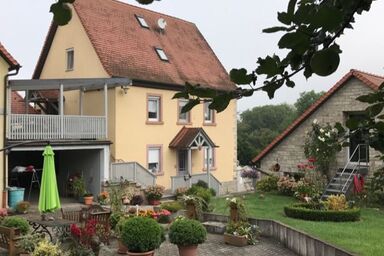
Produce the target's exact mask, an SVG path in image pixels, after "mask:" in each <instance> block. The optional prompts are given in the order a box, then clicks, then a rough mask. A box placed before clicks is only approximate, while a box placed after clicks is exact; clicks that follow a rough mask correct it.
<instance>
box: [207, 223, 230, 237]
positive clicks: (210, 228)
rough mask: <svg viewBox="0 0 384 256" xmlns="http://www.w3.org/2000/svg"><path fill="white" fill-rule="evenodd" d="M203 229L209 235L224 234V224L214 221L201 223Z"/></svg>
mask: <svg viewBox="0 0 384 256" xmlns="http://www.w3.org/2000/svg"><path fill="white" fill-rule="evenodd" d="M203 225H204V227H205V228H206V229H207V232H208V233H211V234H224V232H225V227H226V226H227V224H226V223H222V222H216V221H206V222H203Z"/></svg>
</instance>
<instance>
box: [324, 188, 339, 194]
mask: <svg viewBox="0 0 384 256" xmlns="http://www.w3.org/2000/svg"><path fill="white" fill-rule="evenodd" d="M325 192H326V193H327V192H329V193H337V194H340V193H341V190H340V189H331V188H327V189H326V190H325Z"/></svg>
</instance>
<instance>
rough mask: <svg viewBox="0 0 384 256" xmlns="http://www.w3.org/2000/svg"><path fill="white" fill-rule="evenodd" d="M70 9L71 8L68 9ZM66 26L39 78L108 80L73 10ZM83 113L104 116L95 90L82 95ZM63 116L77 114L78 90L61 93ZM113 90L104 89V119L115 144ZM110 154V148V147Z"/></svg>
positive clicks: (101, 103) (101, 99) (57, 38)
mask: <svg viewBox="0 0 384 256" xmlns="http://www.w3.org/2000/svg"><path fill="white" fill-rule="evenodd" d="M71 8H72V7H71ZM72 14H73V17H72V19H71V21H70V22H69V24H68V25H66V26H60V27H59V28H58V29H57V32H56V35H55V37H54V39H53V42H52V46H51V49H50V51H49V54H48V56H47V59H46V61H45V64H44V67H43V69H42V72H41V76H40V79H48V78H105V77H109V75H108V73H107V72H106V71H105V70H104V67H103V66H102V64H101V62H100V60H99V57H98V55H97V53H96V51H95V50H94V48H93V46H92V43H91V41H90V40H89V38H88V35H87V34H86V32H85V29H84V27H83V25H82V24H81V21H80V19H79V16H78V15H77V14H76V12H75V11H73V12H72ZM69 48H73V49H74V69H73V70H72V71H67V70H66V68H67V59H66V50H67V49H69ZM84 95H85V97H84V98H83V104H84V105H83V114H84V115H99V116H103V115H104V94H103V93H100V92H98V91H93V92H92V91H90V92H85V93H84ZM64 97H65V102H64V114H66V115H79V114H80V91H68V92H65V93H64ZM114 97H115V89H109V90H108V101H109V104H108V118H109V124H108V127H109V134H108V136H109V139H110V140H111V141H115V140H114V138H115V134H114V129H113V127H114V117H115V112H114V111H115V106H114V103H115V100H114ZM111 151H112V152H114V145H111Z"/></svg>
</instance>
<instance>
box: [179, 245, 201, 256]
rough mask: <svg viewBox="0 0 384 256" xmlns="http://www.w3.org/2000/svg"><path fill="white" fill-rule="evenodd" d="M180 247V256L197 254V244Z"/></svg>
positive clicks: (194, 255)
mask: <svg viewBox="0 0 384 256" xmlns="http://www.w3.org/2000/svg"><path fill="white" fill-rule="evenodd" d="M177 247H179V255H180V256H197V245H189V246H180V245H178V246H177Z"/></svg>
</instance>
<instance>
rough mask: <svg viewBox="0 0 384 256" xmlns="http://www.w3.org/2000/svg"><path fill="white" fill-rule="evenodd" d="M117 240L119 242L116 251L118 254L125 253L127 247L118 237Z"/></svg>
mask: <svg viewBox="0 0 384 256" xmlns="http://www.w3.org/2000/svg"><path fill="white" fill-rule="evenodd" d="M118 242H119V248H118V249H117V253H118V254H127V252H128V247H127V246H126V245H125V244H123V242H122V241H121V240H120V239H119V240H118Z"/></svg>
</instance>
